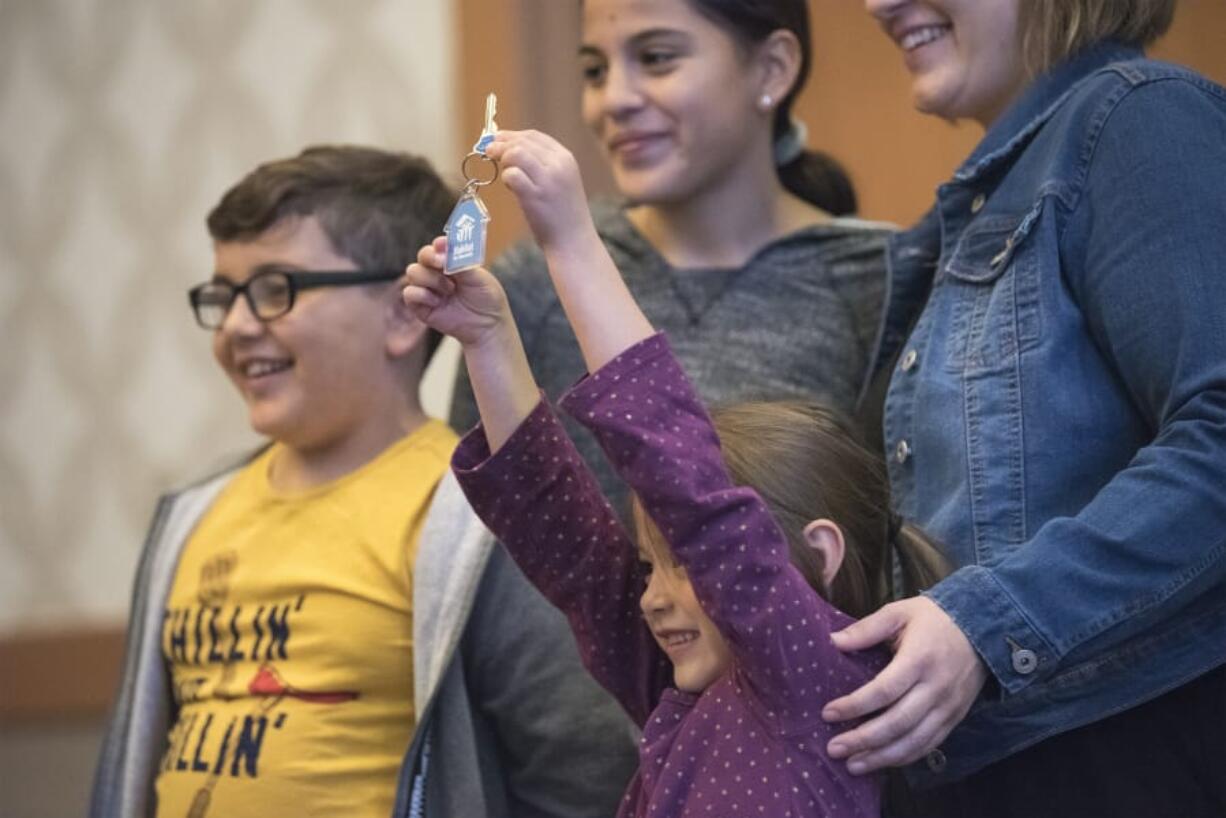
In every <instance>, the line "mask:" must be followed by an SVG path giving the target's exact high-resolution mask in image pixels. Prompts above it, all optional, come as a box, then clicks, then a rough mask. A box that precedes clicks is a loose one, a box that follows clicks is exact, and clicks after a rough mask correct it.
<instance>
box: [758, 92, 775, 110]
mask: <svg viewBox="0 0 1226 818" xmlns="http://www.w3.org/2000/svg"><path fill="white" fill-rule="evenodd" d="M774 104H775V100H773V99H771V95H770V94H763V95H762V97H761V98H760V99H759V100H758V107H759V108H761V109H762V110H763V111H769V110H770V109H771V106H772V105H774Z"/></svg>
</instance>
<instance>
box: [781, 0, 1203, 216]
mask: <svg viewBox="0 0 1226 818" xmlns="http://www.w3.org/2000/svg"><path fill="white" fill-rule="evenodd" d="M809 5H810V9H811V12H812V24H811V27H812V33H813V51H814V62H813V71H812V74H811V75H810V80H809V85H808V86H807V87H806V89H805V91H804V93H803V94H802V96H801V98H800V100H799V101H798V105H797V108H796V112H797V114H798V115H799V116H800V118H801V119H803V120H804V121H805V123H806V124H807V126H808V128H809V143H810V144H811V145H813V146H814V147H817V148H820V149H822V150H825V151H828V152H829V153H831V154H833V155H834V156H835V157H836V158H838V159H839V160H840V161H841V162H843V164H844V166H846V167H847V169H848V170H849V172H850V173H851V175H852V178H853V180H854V181H855V184H856V189H857V191H858V192H859V194H860V210H861V214H862V215H864V216H866V217H868V218H873V219H883V220H886V221H892V222H895V223H897V224H902V225H906V224H910V223H911V222H913V221H915V220H916V219H917V218H918V217H919V216H921V215H922V214H923V213H924V211H925V210H926V209H927V208H928V207H929V206H930V205H931V203H932V201H933V197H934V194H935V190H936V187H937V185H939V184H940V183H941V182H942V181H944V180H945V179H946V178H948V177H949V176H950V175H951V174H952V173H953V171H954V170H955V169H957V166H958V165H959V163H960V162H961V161H962V160H963V159H964V158H965V157H966V156H967V155H968V154H969V153H970V152H971V150H972V149H973V148H974V147H975V145H976V143H978V141H979V139H980V138H981V137H982V136H983V132H982V130H981V129H980V128H979V126H978V125H976V124H974V123H971V122H961V123H950V122H945V121H943V120H939V119H936V118H935V117H931V116H925V115H923V114H919V113H917V112H916V111H915V110H914V109H913V108H912V107H911V101H910V90H909V89H910V83H909V81H908V77H907V73H906V69H905V68H904V67H903V63H902V58H901V57H900V56H899V54H898V51H897V50H896V49H895V48H894V45H893V44H892V43H891V42H890V41H889V40H887V39H886V37H885V35H884V34H882V32H881V31H880V30H879V28H878V26H877V24H876V22H875V21H873V20H872V19H871V18H870V17H869V16H868V15H867V14H866V13H865V12H864V6H863V4H862V3H860V2H855V1H854V0H811V2H810V4H809ZM1152 56H1154V57H1157V58H1159V59H1164V60H1170V61H1172V62H1178V63H1183V64H1185V65H1189V66H1191V67H1193V68H1195V69H1196V70H1198V71H1200V72H1201V73H1203V74H1205V75H1207V76H1208V77H1210V78H1211V79H1213V80H1215V81H1216V82H1219V83H1223V84H1226V2H1222V0H1182V2H1180V4H1179V7H1178V11H1177V12H1176V16H1175V24H1174V26H1173V27H1172V29H1171V31H1170V33H1169V34H1167V36H1166V37H1165V38H1164V39H1163V40H1162V42H1160V43H1159V44H1158V45H1157V47H1155V48H1154V49H1153V51H1152Z"/></svg>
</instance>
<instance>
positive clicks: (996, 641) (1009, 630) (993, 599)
mask: <svg viewBox="0 0 1226 818" xmlns="http://www.w3.org/2000/svg"><path fill="white" fill-rule="evenodd" d="M924 595H925V596H927V597H928V598H929V599H931V600H932V601H933V602H935V603H937V605H939V606H941V609H942V610H944V611H945V613H947V614H949V616H950V618H951V619H953V621H954V624H956V625H957V626H958V627H959V628H960V629H961V630H962V632H963V633H964V634H965V635H966V638H967V639H969V640H970V642H971V645H972V647H974V648H975V651H976V652H977V653H978V654H979V658H981V659H982V660H983V662H984V664H986V665H987V667H988V670H989V671H990V672H991V673H992V675H993V676H995V677H996V680H997V682H999V684H1000V687H1001V690H1003V691H1005V692H1006V693H1018V692H1021V691H1022V690H1024V689H1026V688H1027V687H1028V686H1029V685H1031V684H1033V683H1035V682H1037V681H1039V680H1040V679H1042V678H1043V677H1044V676H1046V675H1048V673H1050V672H1051V671H1052V670H1053V669H1054V668H1055V666H1056V659H1057V656H1056V652H1055V651H1054V650H1052V648H1051V647H1050V646H1049V645H1048V643H1047V641H1046V640H1044V639H1043V637H1042V636H1040V635H1039V632H1038V631H1036V630H1035V629H1034V627H1033V626H1031V624H1030V623H1029V622H1028V621H1027V619H1026V617H1025V616H1023V615H1022V612H1021V610H1020V609H1019V608H1018V606H1017V604H1016V603H1015V602H1014V601H1013V599H1012V598H1011V597H1010V596H1009V594H1008V593H1007V592H1006V591H1005V589H1004V588H1003V587H1002V586H1001V585H1000V583H999V582H997V581H996V577H995V576H994V575H993V574H992V571H991V570H989V569H987V568H984V567H982V566H979V565H970V566H967V567H965V568H961V569H959V570H958V571H956V572H954V573H953V574H951V575H950V576H948V577H946V578H945V579H944V580H942V581H941V582H940V583H938V584H937V585H936V586H934V587H933V588H931V589H930V590H929V591H927V592H925V594H924Z"/></svg>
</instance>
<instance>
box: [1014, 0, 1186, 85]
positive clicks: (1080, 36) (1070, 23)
mask: <svg viewBox="0 0 1226 818" xmlns="http://www.w3.org/2000/svg"><path fill="white" fill-rule="evenodd" d="M1175 3H1176V0H1021V8H1020V9H1019V19H1018V24H1019V30H1020V31H1021V44H1022V54H1023V56H1024V58H1025V60H1026V67H1027V69H1029V70H1030V71H1031V72H1032V73H1034V74H1040V73H1042V72H1044V71H1046V70H1047V69H1049V68H1051V67H1052V66H1054V65H1055V64H1057V63H1059V62H1060V61H1062V60H1064V59H1066V58H1068V57H1071V56H1073V55H1074V54H1076V53H1077V52H1079V51H1081V50H1083V49H1085V48H1087V47H1089V46H1092V45H1094V44H1095V43H1100V42H1103V41H1105V40H1114V41H1116V42H1121V43H1124V44H1125V45H1132V46H1137V47H1140V48H1144V47H1146V46H1149V45H1150V44H1152V43H1153V42H1154V41H1155V40H1157V39H1158V38H1159V37H1161V36H1162V35H1163V34H1165V33H1166V31H1167V29H1169V28H1170V27H1171V21H1172V20H1173V19H1174V17H1175Z"/></svg>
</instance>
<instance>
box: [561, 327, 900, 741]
mask: <svg viewBox="0 0 1226 818" xmlns="http://www.w3.org/2000/svg"><path fill="white" fill-rule="evenodd" d="M563 406H564V407H565V408H566V410H567V411H568V412H570V413H571V414H572V415H574V417H575V418H576V419H577V420H579V421H580V422H581V423H583V424H584V425H586V426H588V427H589V428H591V429H592V431H593V432H594V433H595V435H596V437H597V439H598V440H599V441H600V443H601V446H602V447H603V448H604V450H605V453H606V454H607V455H608V457H609V459H610V460H611V461H612V462H613V464H614V466H615V467H616V468H617V470H618V472H619V474H620V475H621V476H622V478H623V479H624V480H626V481H627V482H628V483H629V484H630V485H631V487H632V488H633V489H634V491H635V493H636V495H637V496H638V497H639V499H640V501H641V502H642V503H643V506H644V509H645V510H646V511H647V513H648V514H649V515H650V516H651V518H652V519H653V521H654V522H655V523H656V525H657V527H658V528H659V530H660V532H661V533H662V534H663V535H664V537H665V538H666V539H667V540H668V542H669V545H670V547H671V549H672V551H673V555H674V557H675V558H676V559H677V561H678V562H679V563H680V564H681V565H682V566H683V567H684V568H685V571H686V575H687V577H688V578H689V580H690V582H691V583H692V584H693V587H694V592H695V594H696V595H697V597H698V599H699V601H700V602H701V604H702V606H703V610H704V611H705V612H706V613H707V615H708V616H710V617H711V620H712V621H713V622H714V623H715V625H716V627H718V628H719V630H720V633H721V634H723V636H724V638H725V639H727V640H728V643H729V646H730V647H731V649H732V652H733V655H734V656H735V657H736V659H737V664H738V669H739V670H738V672H739V673H740V674H741V678H742V679H743V680H744V681H745V682H746V683H747V684H748V685H749V686H750V688H751V689H752V690H753V691H754V693H755V694H756V697H757V699H758V700H759V701H760V702H762V703H763V705H765V708H766V712H765V713H764V714H763V715H764V717H765V718H767V719H768V720H772V721H774V722H775V723H776V724H777V725H778V726H779V727H780V728H783V727H784V726H786V727H787V728H788V729H792V728H797V729H799V728H801V727H803V726H805V725H810V726H812V725H815V724H817V723H819V720H820V715H819V711H820V704H819V702H820V701H824V699H822V695H823V694H827V695H834V694H835V693H836V691H840V690H842V691H849V690H851V689H853V688H855V687H856V686H857V685H859V684H861V683H862V682H864V681H866V680H867V679H868V678H869V677H870V676H871V675H872V672H874V671H875V669H876V668H877V667H879V665H880V662H879V661H877V657H873V656H863V655H856V656H848V655H845V654H843V653H841V652H840V651H838V650H836V649H835V648H834V646H833V645H832V644H831V642H830V638H829V634H830V632H831V631H832V630H833V629H835V628H839V627H843V626H845V625H847V624H849V623H850V622H851V619H850V617H848V616H846V615H845V614H842V613H841V612H839V611H838V610H836V609H835V608H834V607H833V606H831V605H830V604H829V603H827V602H826V601H825V600H824V599H822V598H821V597H820V596H818V594H817V593H816V592H815V591H814V590H813V589H812V588H811V587H809V585H808V583H807V582H806V581H805V579H804V578H803V577H802V576H801V574H800V572H799V571H798V570H797V569H796V567H795V566H793V565H792V563H791V561H790V558H789V551H788V543H787V539H786V537H785V535H784V534H783V532H782V530H780V528H779V526H778V525H777V524H776V522H775V520H774V518H773V517H772V516H771V514H770V511H769V509H768V508H767V506H766V504H765V502H763V500H762V499H761V498H760V497H759V496H758V494H757V493H756V492H754V491H753V490H752V489H750V488H747V487H744V486H737V485H734V484H733V482H732V480H731V478H730V477H729V475H728V472H727V470H726V468H725V467H724V463H723V458H722V456H721V453H720V448H719V441H718V439H717V437H716V434H715V430H714V428H713V427H712V425H711V421H710V418H709V417H708V416H707V414H706V412H705V410H704V409H703V407H702V404H701V402H700V401H699V399H698V396H697V395H696V394H695V392H694V390H693V387H692V386H691V385H690V383H689V381H688V379H687V378H686V376H685V374H684V373H683V372H682V370H681V367H680V365H679V364H678V363H677V361H676V359H675V358H674V357H673V355H672V352H671V350H670V349H669V347H668V343H667V341H666V340H665V339H664V337H663V336H660V335H657V336H653V337H651V338H648V339H647V340H645V341H643V342H642V343H640V344H637V345H635V346H633V347H631V348H630V349H628V350H626V351H625V352H624V353H623V354H622V355H620V356H618V357H617V358H615V359H614V360H613V361H611V362H610V363H609V364H608V365H607V366H605V367H604V368H602V369H601V370H599V371H597V372H596V373H594V374H593V375H591V376H590V377H589V378H587V379H585V380H584V381H582V382H581V383H580V384H579V385H578V386H576V387H575V388H574V389H573V390H572V391H571V392H570V393H568V394H567V396H566V397H565V398H564V400H563Z"/></svg>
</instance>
